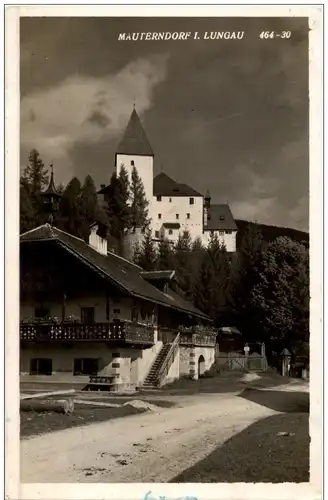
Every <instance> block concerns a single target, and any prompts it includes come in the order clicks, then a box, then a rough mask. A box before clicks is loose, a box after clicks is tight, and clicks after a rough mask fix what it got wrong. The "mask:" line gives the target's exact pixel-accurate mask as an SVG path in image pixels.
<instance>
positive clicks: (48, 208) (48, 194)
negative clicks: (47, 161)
mask: <svg viewBox="0 0 328 500" xmlns="http://www.w3.org/2000/svg"><path fill="white" fill-rule="evenodd" d="M50 170H51V174H50V182H49V186H48V187H47V189H46V190H45V191H43V192H42V193H41V196H42V198H43V205H44V210H45V213H46V214H47V215H48V221H49V223H50V224H52V223H53V220H54V213H55V212H57V210H58V205H59V198H61V196H60V194H59V193H57V190H56V186H55V181H54V166H53V164H51V165H50Z"/></svg>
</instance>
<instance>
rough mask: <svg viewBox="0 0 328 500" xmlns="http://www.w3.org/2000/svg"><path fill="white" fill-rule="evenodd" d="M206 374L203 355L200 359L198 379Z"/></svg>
mask: <svg viewBox="0 0 328 500" xmlns="http://www.w3.org/2000/svg"><path fill="white" fill-rule="evenodd" d="M204 373H205V359H204V356H203V355H202V354H201V355H200V356H199V358H198V378H200V377H202V376H203V375H204Z"/></svg>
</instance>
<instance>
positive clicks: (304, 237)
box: [236, 219, 309, 248]
mask: <svg viewBox="0 0 328 500" xmlns="http://www.w3.org/2000/svg"><path fill="white" fill-rule="evenodd" d="M236 224H237V226H238V233H237V242H236V244H237V248H239V247H240V243H241V241H242V238H243V235H244V233H245V231H246V228H247V226H248V224H251V226H253V227H254V229H258V230H259V231H260V232H261V233H262V236H263V240H264V241H266V242H269V241H273V240H275V239H276V238H278V237H279V236H288V237H289V238H291V239H292V240H294V241H299V242H301V243H304V244H306V246H308V245H309V233H305V232H304V231H298V230H297V229H291V228H289V227H277V226H268V225H266V224H259V223H255V222H248V221H246V220H241V219H236Z"/></svg>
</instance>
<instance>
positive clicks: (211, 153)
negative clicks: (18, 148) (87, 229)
mask: <svg viewBox="0 0 328 500" xmlns="http://www.w3.org/2000/svg"><path fill="white" fill-rule="evenodd" d="M221 30H228V31H231V30H238V31H245V36H244V39H243V40H242V41H233V40H217V41H214V40H210V41H209V40H189V41H186V42H178V41H177V42H173V41H170V42H156V41H153V42H146V41H145V42H143V41H139V42H119V41H118V40H117V37H118V33H120V32H143V31H144V32H148V31H191V32H194V31H198V32H199V33H200V34H202V33H204V32H205V31H208V32H209V31H221ZM273 30H275V31H276V32H282V31H291V33H292V36H291V38H290V39H289V40H285V39H281V38H277V39H274V40H261V39H260V38H259V34H260V33H261V31H273ZM161 55H162V56H165V57H166V59H165V61H166V62H165V72H164V73H163V75H164V76H162V77H161V78H159V79H158V81H156V82H155V83H153V82H152V79H153V78H155V76H156V71H157V70H156V68H157V66H156V65H155V66H154V67H155V70H153V71H149V72H148V69H146V70H145V71H144V73H143V74H144V78H145V79H146V80H148V82H149V85H150V87H151V93H149V92H148V93H147V99H146V98H145V95H144V91H143V90H140V89H143V87H140V84H138V85H137V83H136V92H135V93H136V100H137V102H136V105H137V109H138V100H139V103H140V104H141V100H142V99H146V101H147V105H145V106H144V108H143V109H144V110H145V112H144V113H141V115H142V116H141V118H142V121H143V124H144V127H145V129H146V132H147V135H148V138H149V140H150V143H151V145H152V147H153V149H154V152H155V173H157V172H159V171H160V169H161V166H163V168H164V171H165V172H166V173H167V174H168V175H171V176H172V177H174V178H175V179H176V180H178V181H180V182H187V183H189V184H190V185H192V186H193V187H194V188H195V189H197V190H200V191H202V192H205V191H206V189H207V188H209V189H210V190H211V195H212V199H213V200H214V201H215V202H220V201H225V200H228V201H229V203H230V204H231V206H232V208H233V210H234V215H235V217H239V218H243V217H250V218H253V219H257V220H259V221H263V222H266V223H272V224H277V225H286V226H287V225H291V226H293V227H299V228H301V229H307V228H308V201H307V200H308V190H309V180H308V177H309V158H308V22H307V19H305V18H295V17H290V18H267V19H265V18H240V19H239V18H193V19H187V18H186V19H184V18H176V19H175V18H157V19H151V18H135V19H129V18H125V19H118V18H115V19H110V18H71V19H69V18H42V19H41V18H38V19H37V18H23V19H22V20H21V94H22V97H26V98H29V97H30V96H31V95H35V94H36V93H42V92H46V91H47V90H48V89H55V88H57V87H58V88H59V87H60V86H61V85H63V82H65V81H66V80H67V79H69V78H73V77H74V78H76V77H78V78H79V79H85V80H86V81H88V82H89V81H90V79H93V80H92V81H95V82H96V81H100V80H101V81H102V79H106V78H109V83H108V85H109V86H110V85H111V82H112V81H113V80H111V78H116V77H117V75H119V74H120V72H122V71H124V68H126V67H127V66H128V65H129V64H131V63H134V65H133V66H131V69H130V70H129V82H132V84H133V80H134V74H135V71H137V69H136V68H137V67H138V64H137V61H139V60H140V61H141V60H143V61H148V60H150V58H152V57H154V56H156V57H159V56H161ZM156 64H157V63H156ZM161 64H162V63H161ZM158 67H162V66H161V65H160V66H158ZM158 71H159V70H158ZM114 81H115V82H116V80H114ZM136 82H137V80H136ZM119 84H120V85H121V86H123V87H124V83H122V82H121V80H119ZM81 92H82V91H81ZM132 94H133V92H132ZM95 95H96V97H95V100H94V102H93V103H88V102H84V100H83V95H81V106H88V105H89V104H92V105H90V110H89V112H88V115H87V116H88V117H89V121H90V122H91V123H92V124H93V125H94V126H96V127H98V128H102V129H104V130H106V129H107V128H108V126H109V125H110V124H109V123H108V122H109V121H110V113H108V112H107V111H106V112H105V111H104V107H105V105H106V103H107V104H108V96H107V95H106V88H105V90H104V88H103V87H101V89H100V90H99V89H98V90H96V94H95ZM115 95H116V94H115ZM122 95H123V94H122ZM124 95H125V94H124ZM126 95H128V96H129V97H128V98H129V99H130V102H127V101H126V98H125V97H119V99H121V101H120V102H119V103H117V102H115V99H117V98H116V97H115V96H114V97H113V103H112V104H113V106H117V105H118V104H120V105H122V106H125V107H126V106H131V108H132V96H130V94H126ZM139 96H140V97H139ZM146 101H145V102H146ZM35 119H36V121H37V120H38V115H37V116H36V118H35ZM65 120H66V117H65ZM63 121H64V118H63ZM122 126H123V125H122ZM120 133H121V129H119V128H118V130H117V133H116V132H115V134H114V133H112V134H108V137H106V136H105V137H104V136H101V137H99V138H98V139H97V140H95V139H93V140H92V141H91V140H90V141H88V140H85V137H81V138H79V137H76V138H75V139H74V141H73V142H72V143H71V144H70V146H69V148H68V155H67V158H66V159H64V158H63V159H62V160H58V163H59V164H61V165H62V170H63V171H64V170H65V171H66V174H67V172H68V171H69V172H70V175H77V176H78V177H80V178H83V177H84V176H85V175H87V174H90V175H92V176H93V177H94V179H95V181H96V182H97V183H98V184H100V183H103V182H107V181H108V179H109V177H110V174H111V172H112V170H113V165H114V152H115V147H116V145H117V143H118V141H119V136H120ZM60 144H61V142H60ZM35 147H38V136H37V134H36V136H35ZM23 151H24V154H25V151H26V145H23V146H22V152H23ZM45 156H46V154H45ZM65 161H66V162H67V166H66V168H65V169H64V162H65ZM60 162H62V163H60ZM22 163H24V159H22ZM55 164H56V162H55ZM60 180H61V179H60V178H59V179H58V181H60ZM65 180H66V179H65Z"/></svg>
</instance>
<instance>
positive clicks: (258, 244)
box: [230, 224, 263, 341]
mask: <svg viewBox="0 0 328 500" xmlns="http://www.w3.org/2000/svg"><path fill="white" fill-rule="evenodd" d="M262 250H263V241H262V235H261V233H260V231H259V230H258V229H257V228H256V227H255V226H253V225H252V224H248V226H247V228H246V230H245V233H244V235H243V239H242V241H241V245H240V248H239V250H238V253H237V255H236V257H235V258H234V259H233V261H232V266H231V293H230V297H231V299H230V307H231V310H232V313H233V318H234V325H233V326H236V327H237V328H238V329H239V330H240V331H241V332H242V333H243V335H244V337H245V338H246V340H249V341H251V340H254V339H255V340H257V339H256V337H257V335H258V331H257V330H258V321H257V318H256V317H255V316H254V315H252V314H250V310H251V304H250V294H251V290H252V289H253V287H254V284H255V283H257V277H258V262H259V259H260V256H261V252H262Z"/></svg>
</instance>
